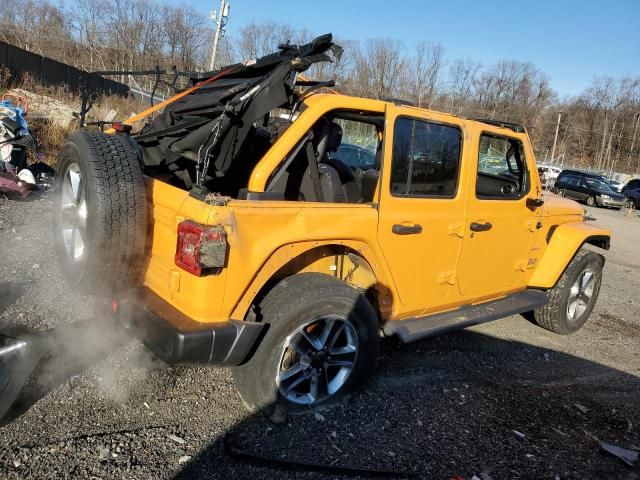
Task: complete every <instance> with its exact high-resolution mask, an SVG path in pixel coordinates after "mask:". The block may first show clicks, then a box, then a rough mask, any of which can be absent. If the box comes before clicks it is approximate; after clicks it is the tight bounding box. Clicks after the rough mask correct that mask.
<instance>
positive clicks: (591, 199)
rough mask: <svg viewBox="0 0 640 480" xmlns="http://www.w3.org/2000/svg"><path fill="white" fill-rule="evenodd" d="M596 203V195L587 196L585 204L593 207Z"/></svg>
mask: <svg viewBox="0 0 640 480" xmlns="http://www.w3.org/2000/svg"><path fill="white" fill-rule="evenodd" d="M595 204H596V197H594V196H593V195H592V196H590V197H587V205H589V206H590V207H593V206H594V205H595Z"/></svg>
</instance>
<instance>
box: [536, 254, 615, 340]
mask: <svg viewBox="0 0 640 480" xmlns="http://www.w3.org/2000/svg"><path fill="white" fill-rule="evenodd" d="M603 265H604V258H603V257H602V255H598V254H597V253H595V252H592V251H590V250H586V249H581V250H579V251H578V253H577V254H576V256H575V257H574V258H573V260H571V263H570V264H569V266H568V267H567V269H566V270H565V272H564V273H563V274H562V276H561V277H560V280H559V281H558V283H557V284H556V286H555V287H553V288H552V289H551V290H549V291H548V295H549V303H547V304H546V305H545V306H544V307H541V308H538V309H537V310H534V312H533V315H534V319H535V321H536V323H537V324H538V325H539V326H541V327H542V328H546V329H547V330H550V331H552V332H554V333H558V334H560V335H568V334H570V333H574V332H577V331H578V330H579V329H580V328H581V327H582V326H583V325H584V324H585V322H586V321H587V319H588V318H589V315H591V312H592V310H593V307H594V306H595V304H596V300H597V299H598V294H599V293H600V285H601V284H602V267H603Z"/></svg>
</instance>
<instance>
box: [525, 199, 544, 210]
mask: <svg viewBox="0 0 640 480" xmlns="http://www.w3.org/2000/svg"><path fill="white" fill-rule="evenodd" d="M542 205H544V200H543V199H542V198H527V207H528V208H530V209H531V210H535V209H536V208H538V207H541V206H542Z"/></svg>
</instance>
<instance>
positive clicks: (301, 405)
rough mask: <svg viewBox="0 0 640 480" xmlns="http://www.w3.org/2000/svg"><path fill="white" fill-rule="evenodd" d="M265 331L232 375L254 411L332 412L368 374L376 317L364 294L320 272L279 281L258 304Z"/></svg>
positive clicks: (374, 352)
mask: <svg viewBox="0 0 640 480" xmlns="http://www.w3.org/2000/svg"><path fill="white" fill-rule="evenodd" d="M258 310H259V312H260V314H261V316H262V321H264V322H266V323H269V329H268V330H267V333H266V335H265V337H264V339H263V340H262V342H261V343H260V345H259V346H258V349H257V350H256V352H255V354H254V355H253V357H252V358H251V359H250V361H248V362H247V363H245V364H244V365H241V366H239V367H235V368H234V369H233V377H234V381H235V384H236V388H237V389H238V392H239V393H240V396H241V397H242V400H243V401H244V403H245V405H246V406H247V407H248V408H249V409H251V410H269V409H270V408H271V407H273V406H275V405H276V404H284V405H286V406H287V407H288V409H289V411H291V412H294V413H295V412H299V411H303V410H308V409H309V408H314V407H317V406H320V405H322V406H327V405H331V404H333V403H335V402H337V401H339V400H341V399H342V398H344V397H345V396H347V395H349V394H350V393H352V392H353V391H355V390H356V389H357V388H358V387H359V386H361V385H362V383H363V382H364V381H365V380H366V379H367V377H368V375H369V374H370V373H371V372H372V371H373V365H374V363H375V359H376V357H377V353H378V317H377V315H376V313H375V310H374V309H373V307H372V306H371V304H370V303H369V301H368V300H367V299H366V298H365V297H364V295H363V294H362V292H360V291H359V290H357V289H355V288H353V287H351V286H350V285H348V284H346V283H344V282H342V281H341V280H338V279H336V278H335V277H330V276H328V275H323V274H318V273H304V274H299V275H294V276H291V277H288V278H286V279H284V280H282V281H281V282H280V283H279V284H278V285H276V286H275V287H274V288H273V290H271V291H270V292H269V293H268V294H267V295H266V296H265V298H264V299H263V300H262V301H261V302H260V304H259V308H258Z"/></svg>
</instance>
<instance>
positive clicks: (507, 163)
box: [476, 134, 529, 200]
mask: <svg viewBox="0 0 640 480" xmlns="http://www.w3.org/2000/svg"><path fill="white" fill-rule="evenodd" d="M528 191H529V181H528V175H527V169H526V164H525V159H524V150H523V148H522V143H521V142H520V141H519V140H516V139H513V138H508V137H500V136H494V135H489V134H483V135H481V136H480V149H479V152H478V178H477V181H476V196H477V197H478V198H480V199H498V200H513V199H518V198H522V196H523V195H524V194H526V193H527V192H528Z"/></svg>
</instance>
